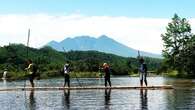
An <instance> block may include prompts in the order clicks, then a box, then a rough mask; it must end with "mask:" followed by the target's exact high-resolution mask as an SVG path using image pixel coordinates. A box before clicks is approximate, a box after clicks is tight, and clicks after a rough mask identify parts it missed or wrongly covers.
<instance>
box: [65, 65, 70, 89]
mask: <svg viewBox="0 0 195 110" xmlns="http://www.w3.org/2000/svg"><path fill="white" fill-rule="evenodd" d="M69 73H70V66H69V64H68V63H66V64H65V65H64V87H65V86H66V83H67V84H68V87H70V75H69Z"/></svg>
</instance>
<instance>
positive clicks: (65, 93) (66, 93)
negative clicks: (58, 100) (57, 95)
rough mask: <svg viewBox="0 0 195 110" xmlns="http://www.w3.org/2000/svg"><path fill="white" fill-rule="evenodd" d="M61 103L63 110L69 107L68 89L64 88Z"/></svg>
mask: <svg viewBox="0 0 195 110" xmlns="http://www.w3.org/2000/svg"><path fill="white" fill-rule="evenodd" d="M62 104H63V105H64V107H66V108H64V109H65V110H66V109H69V108H70V89H67V90H64V98H63V99H62Z"/></svg>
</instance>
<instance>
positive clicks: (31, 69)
mask: <svg viewBox="0 0 195 110" xmlns="http://www.w3.org/2000/svg"><path fill="white" fill-rule="evenodd" d="M27 63H28V67H27V68H26V69H25V70H28V76H29V80H30V84H31V86H32V87H34V82H33V80H34V78H35V74H36V69H35V64H34V63H33V62H32V60H31V59H29V60H28V62H27Z"/></svg>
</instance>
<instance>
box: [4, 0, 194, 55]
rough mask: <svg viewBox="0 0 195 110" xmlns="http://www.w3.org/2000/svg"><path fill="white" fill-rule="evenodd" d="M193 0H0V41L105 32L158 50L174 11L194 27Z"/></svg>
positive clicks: (41, 41)
mask: <svg viewBox="0 0 195 110" xmlns="http://www.w3.org/2000/svg"><path fill="white" fill-rule="evenodd" d="M194 10H195V0H0V40H1V41H0V46H4V45H8V44H9V43H23V44H26V36H27V32H28V29H29V28H30V29H31V39H30V46H31V47H36V48H39V47H42V46H43V45H45V44H46V43H48V42H49V41H51V40H56V41H61V40H64V39H65V38H67V37H75V36H82V35H89V36H92V37H96V38H97V37H99V36H101V35H107V36H109V37H111V38H112V39H114V40H116V41H118V42H120V43H122V44H125V45H127V46H129V47H131V48H134V49H138V50H143V51H147V52H152V53H158V54H161V52H162V49H163V42H162V38H161V37H160V35H161V34H163V33H164V32H165V31H166V30H165V29H166V26H167V24H168V23H169V22H170V20H171V18H172V17H173V15H174V13H177V14H178V15H179V16H180V17H182V18H183V17H185V18H187V19H188V20H189V23H190V24H191V27H192V32H193V33H195V13H194Z"/></svg>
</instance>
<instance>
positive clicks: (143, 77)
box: [139, 58, 147, 86]
mask: <svg viewBox="0 0 195 110" xmlns="http://www.w3.org/2000/svg"><path fill="white" fill-rule="evenodd" d="M139 63H140V68H139V72H140V85H141V86H143V80H144V82H145V85H146V86H147V65H146V64H145V62H144V59H143V58H140V59H139Z"/></svg>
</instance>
